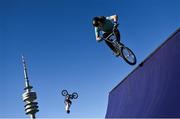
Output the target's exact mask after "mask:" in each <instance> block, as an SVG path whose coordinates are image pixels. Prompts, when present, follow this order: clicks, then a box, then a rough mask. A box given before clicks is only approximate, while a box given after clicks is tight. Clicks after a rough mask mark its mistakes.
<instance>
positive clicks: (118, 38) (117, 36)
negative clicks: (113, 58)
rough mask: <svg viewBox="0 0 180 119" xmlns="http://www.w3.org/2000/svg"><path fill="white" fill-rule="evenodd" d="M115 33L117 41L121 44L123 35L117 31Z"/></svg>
mask: <svg viewBox="0 0 180 119" xmlns="http://www.w3.org/2000/svg"><path fill="white" fill-rule="evenodd" d="M114 33H115V35H116V40H117V42H118V43H120V40H121V35H120V32H119V30H118V29H116V30H115V31H114Z"/></svg>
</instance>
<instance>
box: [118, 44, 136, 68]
mask: <svg viewBox="0 0 180 119" xmlns="http://www.w3.org/2000/svg"><path fill="white" fill-rule="evenodd" d="M121 53H122V58H123V59H124V60H125V61H126V62H127V63H128V64H130V65H135V64H136V56H135V54H134V53H133V51H132V50H131V49H129V48H128V47H125V46H123V47H122V48H121Z"/></svg>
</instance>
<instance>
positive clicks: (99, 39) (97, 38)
mask: <svg viewBox="0 0 180 119" xmlns="http://www.w3.org/2000/svg"><path fill="white" fill-rule="evenodd" d="M95 36H96V41H98V42H99V41H101V40H102V38H101V37H100V30H99V29H98V28H97V27H95Z"/></svg>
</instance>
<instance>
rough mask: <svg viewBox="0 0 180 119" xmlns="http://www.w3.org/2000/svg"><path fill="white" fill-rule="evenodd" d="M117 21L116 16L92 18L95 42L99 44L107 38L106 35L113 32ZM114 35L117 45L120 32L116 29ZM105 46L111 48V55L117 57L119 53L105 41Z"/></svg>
mask: <svg viewBox="0 0 180 119" xmlns="http://www.w3.org/2000/svg"><path fill="white" fill-rule="evenodd" d="M117 21H118V16H117V15H112V16H108V17H105V16H97V17H94V18H93V21H92V23H93V26H94V27H95V36H96V41H98V42H100V41H102V39H103V38H106V37H108V35H109V34H110V33H111V32H112V31H113V28H114V25H116V24H117ZM115 35H116V40H117V42H118V43H120V32H119V30H118V29H116V30H115ZM105 42H106V44H107V45H108V46H109V47H110V48H111V50H112V51H113V54H115V56H117V57H118V56H119V55H120V53H119V52H117V51H116V49H115V48H114V46H113V45H112V44H111V43H110V42H108V41H106V40H105Z"/></svg>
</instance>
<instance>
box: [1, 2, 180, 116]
mask: <svg viewBox="0 0 180 119" xmlns="http://www.w3.org/2000/svg"><path fill="white" fill-rule="evenodd" d="M179 11H180V0H114V1H113V0H111V1H110V0H0V91H1V96H0V117H10V118H12V117H16V118H18V117H21V118H25V117H28V116H26V115H25V112H24V102H22V97H21V95H22V93H23V92H24V91H23V88H24V79H23V78H24V76H23V67H22V63H21V54H22V53H23V54H25V57H26V61H27V64H28V75H29V79H30V83H31V84H32V85H33V87H34V88H33V90H34V91H36V92H37V95H38V100H37V101H38V102H39V110H40V112H38V113H37V117H46V118H48V117H67V118H69V117H76V118H78V117H99V118H101V117H102V118H103V117H104V116H105V113H106V108H107V104H108V93H109V92H110V91H111V89H113V87H115V86H116V85H117V84H118V83H119V82H120V81H121V80H122V79H123V78H124V77H125V76H126V75H127V74H129V73H130V72H131V71H132V70H133V69H134V68H135V67H136V66H137V65H136V66H130V65H128V64H126V63H125V62H124V61H123V60H122V59H119V58H116V57H114V56H113V55H112V52H111V51H110V49H109V48H108V47H107V46H106V45H105V43H104V42H101V43H97V42H96V41H95V36H94V28H93V27H92V24H91V20H92V18H93V17H94V16H98V15H104V16H109V15H112V14H117V15H119V24H120V27H119V28H120V31H121V37H122V42H123V43H124V44H126V45H127V46H128V47H130V48H131V49H132V50H133V51H134V52H135V53H136V56H137V59H138V64H139V63H140V62H141V61H142V60H143V59H145V58H146V57H147V56H148V55H149V54H150V53H151V52H153V51H154V50H155V49H156V48H157V47H158V46H159V45H160V44H161V43H163V42H164V41H165V40H166V39H167V37H168V36H169V35H170V34H172V33H173V32H174V31H175V30H176V29H177V28H178V27H179V26H180V12H179ZM62 89H67V90H68V91H69V92H74V91H76V92H78V93H79V99H78V100H74V101H73V105H72V108H71V114H70V115H67V114H66V113H65V110H64V97H62V96H61V94H60V92H61V90H62Z"/></svg>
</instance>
